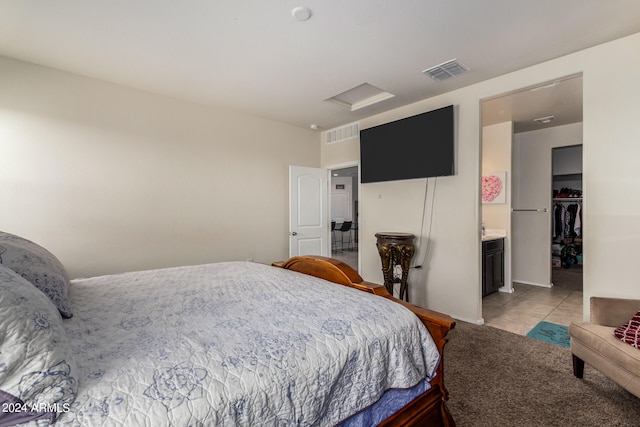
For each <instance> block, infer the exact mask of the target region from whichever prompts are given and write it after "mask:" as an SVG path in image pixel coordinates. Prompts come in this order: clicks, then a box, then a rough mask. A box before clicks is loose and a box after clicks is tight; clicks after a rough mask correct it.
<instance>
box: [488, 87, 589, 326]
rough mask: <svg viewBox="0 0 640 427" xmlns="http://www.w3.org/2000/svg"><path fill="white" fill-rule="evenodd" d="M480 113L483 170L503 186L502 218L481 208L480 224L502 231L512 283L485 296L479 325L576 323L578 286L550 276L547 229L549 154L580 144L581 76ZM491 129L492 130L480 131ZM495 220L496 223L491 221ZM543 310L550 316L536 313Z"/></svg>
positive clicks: (510, 97) (492, 102)
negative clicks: (498, 175)
mask: <svg viewBox="0 0 640 427" xmlns="http://www.w3.org/2000/svg"><path fill="white" fill-rule="evenodd" d="M481 110H482V125H483V140H482V145H483V151H482V167H483V169H490V170H492V171H507V180H506V181H507V188H508V194H507V197H506V199H507V200H506V203H505V205H504V209H503V211H499V212H498V213H500V214H501V215H496V212H495V210H496V209H498V208H499V207H498V206H495V205H494V206H492V208H493V209H494V211H492V212H491V214H492V215H487V216H485V215H484V211H485V209H484V206H483V209H481V212H483V215H482V218H481V222H483V223H484V225H485V226H486V227H487V228H488V229H505V230H506V233H505V234H506V239H505V279H506V278H507V277H509V281H510V282H509V283H507V285H508V286H507V285H505V286H504V287H503V289H502V292H499V293H496V294H494V295H489V296H487V297H485V298H483V301H482V314H483V318H484V320H485V324H487V325H490V326H494V327H498V328H500V329H505V330H509V331H511V332H514V333H518V334H523V335H524V334H526V333H527V332H528V331H529V330H530V329H531V328H533V327H534V326H535V325H536V324H537V322H539V321H542V320H545V321H549V322H552V323H558V324H564V325H568V323H569V322H570V321H571V320H581V318H582V296H581V289H580V291H577V290H576V291H573V290H568V291H566V292H565V291H561V290H560V289H559V288H560V287H561V286H562V283H561V281H562V280H563V278H561V277H556V276H554V277H553V279H552V243H553V242H552V234H551V230H552V229H551V227H552V218H553V217H552V214H553V211H552V204H553V192H552V191H553V186H554V184H553V172H552V153H553V150H554V148H557V147H564V146H571V145H581V144H582V75H572V76H568V77H564V78H559V79H556V80H553V81H548V82H544V83H540V84H538V85H536V86H532V87H528V88H524V89H522V90H519V91H515V92H512V93H508V94H504V95H500V96H497V97H495V98H491V99H485V100H482V101H481ZM498 125H504V126H502V128H500V126H498ZM490 127H491V128H492V129H491V130H492V133H491V132H485V129H487V128H490ZM500 132H502V133H500ZM486 135H490V137H491V139H489V138H486ZM496 137H498V138H499V139H496ZM495 141H499V143H498V146H496V142H495ZM485 144H486V145H487V146H489V147H492V148H493V150H494V151H493V154H495V153H499V154H500V155H502V157H498V156H496V158H497V159H498V163H497V164H496V163H495V160H496V158H492V157H491V155H490V156H487V155H486V152H485ZM507 153H508V154H507ZM488 165H489V167H488V168H487V166H488ZM532 188H533V189H535V192H534V193H531V192H530V191H529V190H531V189H532ZM496 219H498V220H501V221H502V222H501V223H498V224H495V223H493V221H496ZM479 225H480V224H479ZM574 271H577V269H576V270H574ZM554 281H557V283H554ZM505 290H506V291H507V292H505ZM511 292H513V293H511ZM563 292H564V293H563ZM578 294H579V295H578ZM550 301H552V302H553V304H550V303H549V302H550ZM547 305H548V306H549V310H548V312H546V311H544V310H543V309H542V308H545V309H546V306H547Z"/></svg>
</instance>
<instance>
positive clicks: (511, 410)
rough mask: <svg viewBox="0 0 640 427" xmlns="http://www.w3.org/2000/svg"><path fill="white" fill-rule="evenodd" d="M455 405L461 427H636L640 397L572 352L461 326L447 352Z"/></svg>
mask: <svg viewBox="0 0 640 427" xmlns="http://www.w3.org/2000/svg"><path fill="white" fill-rule="evenodd" d="M444 354H445V359H444V360H445V362H444V376H445V384H446V386H447V389H448V391H449V402H448V407H449V410H450V411H451V414H452V415H453V417H454V419H455V421H456V424H457V426H458V427H468V426H470V427H476V426H477V427H493V426H501V427H502V426H504V427H508V426H514V427H515V426H518V427H522V426H545V427H547V426H580V427H591V426H594V427H596V426H597V427H601V426H619V427H626V426H629V427H632V426H635V427H637V426H638V425H640V399H638V398H637V397H635V396H633V395H632V394H631V393H629V392H627V391H626V390H624V389H623V388H621V387H619V386H618V385H617V384H615V383H614V382H612V381H611V380H609V379H608V378H606V377H605V376H604V375H602V374H601V373H600V372H598V371H596V370H595V369H593V368H592V367H590V366H589V365H586V366H585V372H584V379H582V380H581V379H578V378H575V377H574V376H573V371H572V366H571V352H570V350H569V349H568V348H564V347H561V346H558V345H553V344H548V343H545V342H542V341H538V340H535V339H532V338H528V337H525V336H521V335H516V334H513V333H511V332H507V331H503V330H500V329H496V328H492V327H490V326H477V325H472V324H470V323H465V322H461V321H458V322H457V325H456V328H455V329H454V330H452V331H451V332H450V333H449V343H448V344H447V345H446V347H445V352H444Z"/></svg>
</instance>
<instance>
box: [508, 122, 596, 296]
mask: <svg viewBox="0 0 640 427" xmlns="http://www.w3.org/2000/svg"><path fill="white" fill-rule="evenodd" d="M582 140H583V130H582V123H574V124H570V125H565V126H555V127H550V128H546V129H541V130H536V131H531V132H522V133H518V134H515V135H514V138H513V158H514V161H513V163H514V164H513V186H512V187H513V191H512V200H513V207H514V208H521V209H523V208H524V209H529V208H547V212H546V213H542V212H534V213H532V212H517V213H514V215H516V214H517V216H514V218H513V221H512V223H511V224H512V230H511V231H512V260H513V261H512V278H513V280H514V281H515V282H520V283H527V284H533V285H540V286H551V265H550V264H551V226H552V216H553V205H552V203H551V198H552V197H551V196H552V192H551V190H552V175H553V170H552V158H553V149H554V148H556V147H565V146H570V145H577V144H581V143H582ZM534 176H535V177H536V178H535V179H534V178H533V177H534Z"/></svg>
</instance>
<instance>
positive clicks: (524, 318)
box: [482, 283, 582, 335]
mask: <svg viewBox="0 0 640 427" xmlns="http://www.w3.org/2000/svg"><path fill="white" fill-rule="evenodd" d="M514 290H515V291H514V292H513V293H511V294H509V293H505V292H496V293H494V294H491V295H487V296H486V297H484V298H483V299H482V316H483V318H484V323H485V325H488V326H493V327H494V328H498V329H503V330H506V331H510V332H513V333H516V334H519V335H526V334H527V332H529V331H530V330H531V329H533V327H534V326H535V325H537V324H538V322H540V321H542V320H544V321H546V322H551V323H557V324H560V325H565V326H569V324H570V323H571V322H572V321H574V320H575V321H580V320H582V292H579V291H574V290H568V289H563V288H562V287H560V286H554V287H552V288H543V287H539V286H532V285H523V284H519V283H514Z"/></svg>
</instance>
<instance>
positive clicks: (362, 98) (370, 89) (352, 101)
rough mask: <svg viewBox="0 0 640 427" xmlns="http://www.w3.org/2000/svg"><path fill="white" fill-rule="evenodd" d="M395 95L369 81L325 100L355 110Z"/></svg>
mask: <svg viewBox="0 0 640 427" xmlns="http://www.w3.org/2000/svg"><path fill="white" fill-rule="evenodd" d="M394 96H395V95H394V94H392V93H389V92H386V91H384V90H382V89H380V88H377V87H375V86H373V85H371V84H369V83H363V84H361V85H359V86H356V87H354V88H353V89H349V90H347V91H345V92H342V93H340V94H338V95H336V96H333V97H331V98H329V99H325V101H331V102H333V103H334V104H338V105H340V106H341V107H344V108H346V109H348V110H350V111H356V110H359V109H361V108H364V107H368V106H370V105H373V104H377V103H378V102H382V101H384V100H385V99H389V98H393V97H394Z"/></svg>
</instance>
